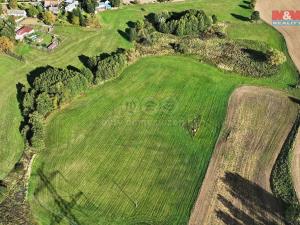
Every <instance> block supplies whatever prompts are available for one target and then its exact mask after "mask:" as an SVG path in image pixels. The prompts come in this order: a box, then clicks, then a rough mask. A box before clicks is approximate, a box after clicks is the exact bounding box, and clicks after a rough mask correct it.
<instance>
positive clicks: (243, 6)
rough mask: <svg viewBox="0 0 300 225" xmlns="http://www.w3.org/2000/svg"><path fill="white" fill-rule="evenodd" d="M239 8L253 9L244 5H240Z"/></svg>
mask: <svg viewBox="0 0 300 225" xmlns="http://www.w3.org/2000/svg"><path fill="white" fill-rule="evenodd" d="M239 7H241V8H243V9H251V8H250V7H249V5H242V4H240V5H239Z"/></svg>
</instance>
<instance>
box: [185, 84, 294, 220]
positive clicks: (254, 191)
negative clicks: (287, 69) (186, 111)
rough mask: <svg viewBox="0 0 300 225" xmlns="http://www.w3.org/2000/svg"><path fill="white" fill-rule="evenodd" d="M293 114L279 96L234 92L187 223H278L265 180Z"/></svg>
mask: <svg viewBox="0 0 300 225" xmlns="http://www.w3.org/2000/svg"><path fill="white" fill-rule="evenodd" d="M297 113H298V106H297V105H296V104H295V103H293V102H292V101H291V100H290V99H289V98H288V97H287V96H286V95H285V94H283V93H282V92H279V91H274V90H271V89H265V88H259V87H241V88H238V89H236V90H235V91H234V93H233V94H232V95H231V97H230V100H229V103H228V112H227V117H226V120H225V123H224V126H223V131H222V133H221V135H220V137H219V140H218V143H217V145H216V147H215V151H214V154H213V156H212V159H211V162H210V164H209V168H208V171H207V174H206V177H205V179H204V182H203V184H202V188H201V190H200V193H199V196H198V199H197V201H196V203H195V206H194V209H193V211H192V214H191V218H190V221H189V224H190V225H196V224H197V225H218V224H227V225H245V224H247V225H257V224H270V225H271V224H272V225H273V224H274V225H275V224H276V225H277V224H283V221H282V212H281V206H280V204H279V201H278V200H277V199H276V198H275V197H273V195H272V194H271V191H270V182H269V179H270V174H271V170H272V167H273V165H274V162H275V160H276V158H277V156H278V154H279V152H280V150H281V147H282V145H283V143H284V141H285V139H286V137H287V136H288V133H289V132H290V130H291V128H292V126H293V123H294V122H295V119H296V117H297Z"/></svg>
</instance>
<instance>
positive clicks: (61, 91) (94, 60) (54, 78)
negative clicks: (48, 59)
mask: <svg viewBox="0 0 300 225" xmlns="http://www.w3.org/2000/svg"><path fill="white" fill-rule="evenodd" d="M126 63H127V52H126V51H124V50H122V49H120V50H118V51H116V52H113V53H111V54H103V55H101V56H96V57H91V58H89V59H88V67H89V68H91V69H92V70H93V72H94V73H93V72H92V71H91V70H90V69H89V68H87V67H86V68H83V69H82V70H80V71H79V70H75V69H60V68H53V67H47V68H45V70H44V71H43V72H42V73H39V74H38V76H36V77H34V78H33V81H32V82H30V87H29V88H26V87H25V86H24V85H22V87H21V90H20V93H19V96H20V105H21V110H22V115H23V118H24V121H23V124H22V130H21V133H22V135H23V137H24V140H25V142H26V145H28V146H30V147H33V148H34V149H36V150H41V149H43V148H44V147H45V143H44V130H43V121H44V119H45V118H46V117H47V116H48V115H49V114H50V113H51V112H52V111H53V110H55V109H57V108H59V107H60V106H61V105H62V104H63V103H66V102H68V101H71V100H72V99H73V98H74V97H76V96H77V95H78V94H80V93H82V92H84V91H85V90H86V89H87V88H88V87H89V85H92V84H99V83H100V82H101V81H104V80H108V79H111V78H113V77H116V76H117V75H119V74H120V71H121V70H122V69H123V68H124V66H125V65H126Z"/></svg>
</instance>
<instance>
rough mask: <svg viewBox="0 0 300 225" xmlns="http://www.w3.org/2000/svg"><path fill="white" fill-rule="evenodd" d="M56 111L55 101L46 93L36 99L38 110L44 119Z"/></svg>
mask: <svg viewBox="0 0 300 225" xmlns="http://www.w3.org/2000/svg"><path fill="white" fill-rule="evenodd" d="M53 109H54V105H53V100H52V99H51V98H50V96H49V95H48V94H47V93H46V92H42V93H41V94H39V95H38V97H37V98H36V110H37V112H38V113H39V114H41V115H43V116H44V117H45V116H47V115H48V114H49V113H50V112H51V111H52V110H53Z"/></svg>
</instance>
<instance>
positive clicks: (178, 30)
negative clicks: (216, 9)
mask: <svg viewBox="0 0 300 225" xmlns="http://www.w3.org/2000/svg"><path fill="white" fill-rule="evenodd" d="M150 20H151V22H152V23H153V24H154V26H155V27H156V29H157V30H158V31H159V32H162V33H168V34H175V35H178V36H183V35H199V34H201V33H203V32H205V31H207V30H208V29H209V28H210V27H211V25H212V20H211V19H210V18H209V17H208V16H207V15H206V14H205V12H204V11H203V10H196V9H190V10H186V11H183V12H180V13H177V12H162V13H156V14H153V15H152V16H151V19H150Z"/></svg>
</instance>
